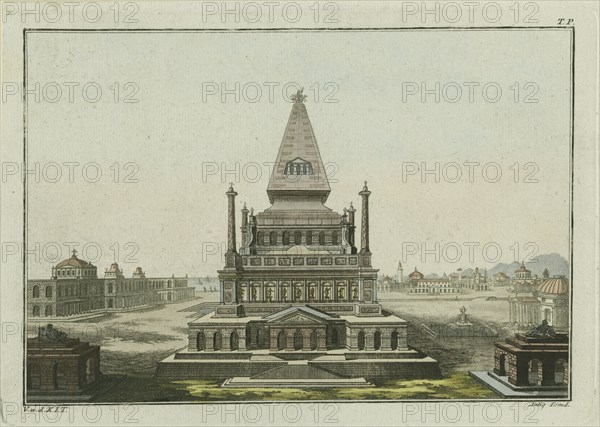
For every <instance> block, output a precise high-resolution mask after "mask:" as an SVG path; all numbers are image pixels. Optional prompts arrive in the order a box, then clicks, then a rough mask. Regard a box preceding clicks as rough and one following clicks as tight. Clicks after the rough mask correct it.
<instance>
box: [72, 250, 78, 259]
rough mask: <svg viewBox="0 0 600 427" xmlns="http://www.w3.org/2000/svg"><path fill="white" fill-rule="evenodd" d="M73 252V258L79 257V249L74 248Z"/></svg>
mask: <svg viewBox="0 0 600 427" xmlns="http://www.w3.org/2000/svg"><path fill="white" fill-rule="evenodd" d="M71 253H72V254H73V257H72V258H77V249H73V251H72V252H71Z"/></svg>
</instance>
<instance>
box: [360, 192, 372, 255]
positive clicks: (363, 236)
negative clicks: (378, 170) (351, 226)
mask: <svg viewBox="0 0 600 427" xmlns="http://www.w3.org/2000/svg"><path fill="white" fill-rule="evenodd" d="M370 194H371V192H370V191H369V189H368V188H367V181H365V186H364V187H363V189H362V191H361V192H360V193H358V195H359V196H361V197H362V223H361V229H360V246H361V248H360V252H361V253H366V254H369V253H371V251H370V250H369V195H370Z"/></svg>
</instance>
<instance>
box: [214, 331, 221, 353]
mask: <svg viewBox="0 0 600 427" xmlns="http://www.w3.org/2000/svg"><path fill="white" fill-rule="evenodd" d="M222 347H223V336H222V335H221V332H219V331H217V332H215V334H214V335H213V349H214V350H215V351H218V350H221V348H222Z"/></svg>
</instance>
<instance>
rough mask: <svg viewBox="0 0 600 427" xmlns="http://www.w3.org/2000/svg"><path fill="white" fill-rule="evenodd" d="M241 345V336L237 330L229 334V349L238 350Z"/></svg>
mask: <svg viewBox="0 0 600 427" xmlns="http://www.w3.org/2000/svg"><path fill="white" fill-rule="evenodd" d="M239 347H240V336H239V335H238V333H237V331H233V332H232V333H231V335H230V336H229V349H230V350H237V349H238V348H239Z"/></svg>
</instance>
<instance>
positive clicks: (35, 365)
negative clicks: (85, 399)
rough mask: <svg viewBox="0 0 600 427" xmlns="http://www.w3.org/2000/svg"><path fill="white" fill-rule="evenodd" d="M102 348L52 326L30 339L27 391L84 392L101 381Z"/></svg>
mask: <svg viewBox="0 0 600 427" xmlns="http://www.w3.org/2000/svg"><path fill="white" fill-rule="evenodd" d="M101 376H102V373H101V372H100V347H99V346H97V345H93V346H91V345H90V344H89V343H87V342H80V341H79V339H78V338H69V337H68V336H67V335H66V334H65V333H64V332H60V331H57V330H56V329H54V327H53V326H52V325H51V324H49V325H48V326H45V327H42V328H40V329H39V333H38V336H37V337H35V338H28V339H27V390H28V392H31V391H40V392H45V393H48V392H60V391H71V392H73V391H81V390H84V389H85V388H86V387H88V386H89V385H91V384H92V383H94V382H95V381H98V380H99V379H100V378H101Z"/></svg>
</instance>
